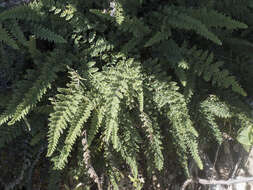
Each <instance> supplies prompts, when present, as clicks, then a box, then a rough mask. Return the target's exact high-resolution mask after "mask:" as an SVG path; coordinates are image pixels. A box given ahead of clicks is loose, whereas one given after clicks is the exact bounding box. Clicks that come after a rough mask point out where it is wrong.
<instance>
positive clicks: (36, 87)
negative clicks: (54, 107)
mask: <svg viewBox="0 0 253 190" xmlns="http://www.w3.org/2000/svg"><path fill="white" fill-rule="evenodd" d="M56 78H57V76H56V73H55V68H54V67H53V64H52V63H48V64H44V66H43V68H42V69H41V75H40V76H39V77H38V79H37V80H36V81H35V83H34V84H33V86H32V87H31V88H30V89H29V91H28V92H27V93H26V94H25V95H24V99H23V100H22V102H21V103H20V104H19V105H18V106H17V108H16V111H15V113H14V114H13V116H12V119H11V121H10V122H9V123H8V124H9V125H13V124H14V123H15V122H17V121H20V120H21V119H22V118H24V117H25V116H26V115H27V114H28V113H29V112H30V110H31V109H32V108H34V107H35V105H36V104H37V103H38V102H39V101H40V100H41V98H42V97H43V95H45V94H46V92H47V90H48V89H50V88H51V83H52V82H53V81H54V80H55V79H56Z"/></svg>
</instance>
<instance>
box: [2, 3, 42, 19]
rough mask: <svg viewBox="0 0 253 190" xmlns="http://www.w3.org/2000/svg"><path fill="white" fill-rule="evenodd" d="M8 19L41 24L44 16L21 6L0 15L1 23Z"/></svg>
mask: <svg viewBox="0 0 253 190" xmlns="http://www.w3.org/2000/svg"><path fill="white" fill-rule="evenodd" d="M7 19H13V20H15V19H18V20H26V21H32V22H40V21H41V20H42V16H41V15H39V14H38V13H37V12H36V11H34V10H32V9H31V8H30V7H28V6H26V5H21V6H15V7H13V8H11V9H8V10H6V11H4V12H2V13H0V22H1V21H4V20H7Z"/></svg>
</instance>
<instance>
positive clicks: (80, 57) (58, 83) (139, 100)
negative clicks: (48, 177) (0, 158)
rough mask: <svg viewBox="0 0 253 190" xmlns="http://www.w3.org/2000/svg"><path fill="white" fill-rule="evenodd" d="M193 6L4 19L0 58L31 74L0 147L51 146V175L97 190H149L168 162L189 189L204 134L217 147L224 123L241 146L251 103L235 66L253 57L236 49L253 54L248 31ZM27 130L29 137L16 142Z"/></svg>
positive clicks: (4, 117) (122, 6)
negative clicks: (73, 173)
mask: <svg viewBox="0 0 253 190" xmlns="http://www.w3.org/2000/svg"><path fill="white" fill-rule="evenodd" d="M226 1H230V0H226ZM195 2H196V4H194V5H191V4H188V3H189V2H186V1H183V0H182V1H178V2H176V1H153V0H151V1H148V0H139V1H135V0H130V1H125V0H115V1H113V2H109V1H108V2H105V1H96V2H91V1H88V2H87V1H77V0H72V1H70V0H68V1H63V0H60V1H56V2H55V1H52V0H42V1H38V2H37V1H33V2H30V3H29V4H27V5H18V6H16V7H13V8H10V9H8V10H5V11H1V12H0V41H1V42H2V43H1V44H0V45H1V48H2V50H3V51H1V56H2V57H4V56H7V52H6V49H8V48H11V49H12V50H11V51H14V52H16V54H17V55H20V56H21V55H22V56H23V57H24V63H23V64H22V67H21V69H20V68H19V69H18V68H16V67H14V70H15V72H16V73H15V74H16V76H15V77H14V79H10V88H7V89H6V92H4V94H8V95H10V94H11V99H10V100H7V101H0V127H1V128H0V130H1V131H3V133H4V132H5V133H6V134H8V136H7V135H6V136H1V137H0V142H1V143H0V146H6V143H8V142H9V141H12V139H15V138H16V136H21V135H22V134H23V133H29V134H30V135H31V137H32V138H31V140H30V144H31V146H34V145H39V144H41V143H44V141H45V140H47V141H48V145H47V154H46V158H44V159H45V160H47V159H51V161H53V165H54V169H55V170H63V171H67V169H68V168H73V165H74V166H76V167H78V168H80V170H82V172H83V171H84V173H85V174H84V173H82V172H80V171H78V172H77V173H78V176H79V177H80V178H79V179H85V180H86V179H87V177H90V179H91V180H93V181H94V182H95V184H96V185H97V187H98V189H101V188H110V187H112V188H113V189H120V188H121V187H120V186H119V184H120V182H122V181H123V179H124V178H126V177H127V176H128V178H129V181H130V183H131V184H132V186H133V187H134V188H135V189H147V186H146V184H148V182H147V181H148V180H150V179H152V175H154V173H155V174H156V175H157V174H158V175H157V177H158V178H159V177H160V176H159V174H161V173H162V172H164V171H170V169H169V168H168V167H167V166H166V165H165V164H164V162H165V160H166V156H167V155H168V154H170V155H172V154H175V155H177V156H176V157H175V160H176V162H177V163H178V165H180V168H181V169H183V171H184V174H185V176H187V177H189V176H191V175H192V174H191V173H190V172H189V168H188V164H189V162H191V161H192V160H194V162H196V164H197V166H198V167H199V169H203V162H202V160H201V158H200V156H199V142H201V143H202V142H203V141H204V142H205V141H207V140H206V139H207V135H206V134H205V132H206V131H208V137H213V139H215V141H216V142H217V143H218V144H221V143H222V141H223V137H222V133H223V132H228V130H227V129H226V127H225V125H224V123H229V124H230V125H231V126H232V128H233V130H232V131H233V134H231V135H234V136H236V135H237V134H238V132H237V130H238V129H239V128H241V129H240V130H241V131H242V132H240V131H239V132H240V136H239V138H238V139H239V141H240V142H244V141H242V140H241V139H242V138H240V137H241V136H242V135H244V134H245V133H246V134H248V133H250V131H252V129H251V127H250V126H252V116H251V115H250V114H249V112H250V109H248V106H247V102H246V98H249V94H251V92H250V90H249V87H248V86H247V85H245V81H244V79H243V80H242V79H241V78H240V77H238V75H237V73H236V69H238V67H239V66H238V64H237V65H235V64H234V63H233V62H230V60H231V59H233V58H237V60H240V59H243V60H248V58H249V57H250V56H249V57H247V55H245V53H244V54H241V53H240V52H237V51H234V49H233V48H234V44H237V42H238V43H241V44H243V45H246V46H247V47H249V46H251V43H250V42H248V41H246V40H243V39H242V36H247V35H249V34H247V33H244V34H243V31H245V32H246V31H249V30H250V29H249V28H250V27H251V24H252V23H250V22H248V21H247V19H245V18H244V19H241V18H240V17H237V16H234V15H233V14H232V13H231V11H229V10H227V9H226V10H224V11H223V10H222V9H221V8H220V7H219V6H220V5H219V3H217V2H215V1H210V2H209V4H203V2H201V1H195ZM224 2H225V1H224ZM110 3H114V6H113V7H110ZM244 3H245V6H247V7H248V6H249V4H247V2H246V1H245V2H244ZM111 5H112V4H111ZM154 5H156V6H154ZM232 12H233V11H232ZM230 13H231V14H230ZM248 14H250V13H248ZM241 20H242V21H243V22H242V21H241ZM245 23H246V24H245ZM248 26H249V27H248ZM235 39H237V41H236V40H235ZM235 42H236V43H235ZM16 54H15V56H17V55H16ZM229 56H230V57H229ZM14 60H16V58H15V59H14ZM2 63H4V60H0V65H1V64H2ZM14 63H16V64H17V62H16V61H14ZM8 69H9V70H11V67H9V68H8ZM12 69H13V68H12ZM20 70H21V71H20ZM4 96H5V95H3V96H2V95H0V97H4ZM231 96H234V99H233V100H232V99H231V98H230V97H231ZM40 116H41V118H40ZM21 123H24V124H25V126H26V127H27V130H24V131H23V130H21V131H19V129H17V130H16V131H15V128H18V127H19V125H20V124H21ZM38 123H40V124H38ZM8 125H9V126H8ZM15 126H16V127H15ZM8 127H9V128H8ZM246 129H247V130H246ZM245 130H246V132H245ZM12 131H13V132H12ZM250 134H251V133H250ZM167 139H173V140H171V141H169V142H166V141H167ZM251 142H252V141H251ZM168 144H171V145H170V146H168ZM248 144H249V143H248ZM250 144H251V143H250ZM66 168H67V169H66ZM64 169H66V170H64ZM51 172H52V171H51ZM52 173H53V174H55V172H52ZM53 174H52V175H53ZM58 174H59V173H58ZM85 175H86V178H85V177H84V176H85ZM58 176H64V175H58ZM102 176H103V177H102ZM143 178H144V181H143ZM103 180H104V181H103ZM61 182H62V183H63V180H62V181H61ZM52 184H53V183H51V182H50V185H49V187H50V188H52V189H53V188H54V187H52V186H53V185H52ZM65 186H67V185H65ZM103 186H104V187H103ZM55 188H57V186H56V187H55ZM164 188H165V187H164Z"/></svg>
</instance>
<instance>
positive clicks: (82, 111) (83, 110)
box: [54, 100, 94, 169]
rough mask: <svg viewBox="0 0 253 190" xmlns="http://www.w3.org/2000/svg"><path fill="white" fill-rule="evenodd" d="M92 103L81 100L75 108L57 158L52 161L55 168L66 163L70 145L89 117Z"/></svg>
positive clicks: (70, 148) (92, 106)
mask: <svg viewBox="0 0 253 190" xmlns="http://www.w3.org/2000/svg"><path fill="white" fill-rule="evenodd" d="M93 108H94V105H93V103H92V102H91V101H89V100H81V101H80V105H79V107H78V109H77V110H76V114H75V116H74V117H73V118H72V121H69V122H70V127H69V131H68V135H67V137H66V139H65V145H64V147H63V150H62V151H61V154H60V155H59V157H58V159H57V160H55V162H54V164H55V165H54V167H55V168H56V169H63V168H64V167H65V164H66V163H67V158H68V156H69V154H70V152H71V150H72V147H73V145H74V143H75V141H76V139H77V137H78V136H80V135H81V132H82V128H83V124H84V123H85V122H86V121H87V119H88V118H89V117H90V114H91V111H92V110H93Z"/></svg>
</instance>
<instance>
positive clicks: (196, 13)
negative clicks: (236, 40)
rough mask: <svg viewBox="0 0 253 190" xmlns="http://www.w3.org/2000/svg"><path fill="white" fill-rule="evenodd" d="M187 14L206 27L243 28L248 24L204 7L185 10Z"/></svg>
mask: <svg viewBox="0 0 253 190" xmlns="http://www.w3.org/2000/svg"><path fill="white" fill-rule="evenodd" d="M185 11H186V12H187V14H189V16H192V17H193V18H195V19H198V20H199V21H201V22H202V23H203V24H205V25H206V26H207V27H225V28H226V29H229V30H234V29H245V28H247V27H248V26H247V25H246V24H244V23H242V22H239V21H236V20H233V19H232V18H231V17H228V16H225V15H223V14H221V13H219V12H217V11H216V10H207V8H205V7H201V8H200V9H187V10H185Z"/></svg>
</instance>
